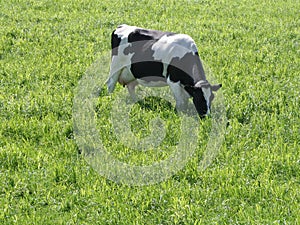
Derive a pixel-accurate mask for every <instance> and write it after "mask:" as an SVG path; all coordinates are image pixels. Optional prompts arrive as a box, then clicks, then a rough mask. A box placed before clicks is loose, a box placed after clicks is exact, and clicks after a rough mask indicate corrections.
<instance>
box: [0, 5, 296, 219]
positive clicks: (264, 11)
mask: <svg viewBox="0 0 300 225" xmlns="http://www.w3.org/2000/svg"><path fill="white" fill-rule="evenodd" d="M0 8H1V10H0V25H1V26H0V121H1V123H0V180H1V182H0V224H13V223H17V224H299V223H300V216H299V215H300V211H299V204H300V196H299V193H300V188H299V185H300V181H299V180H300V147H299V146H300V134H299V133H300V112H299V109H300V100H299V93H300V92H299V87H300V80H299V75H300V73H299V65H300V62H299V61H300V60H299V53H300V51H299V41H300V31H299V28H300V20H299V15H298V14H299V11H300V3H299V1H298V0H296V1H292V0H287V1H283V0H278V1H258V0H254V1H244V0H243V1H233V0H231V1H204V0H203V1H196V0H195V1H192V0H191V1H171V0H166V1H158V0H155V1H115V0H101V1H100V0H99V1H97V0H93V1H84V0H77V1H71V0H58V1H46V0H42V1H31V0H28V1H26V0H23V1H1V4H0ZM122 23H127V24H133V25H137V26H142V27H147V28H153V29H160V30H169V31H174V32H181V33H187V34H189V35H190V36H192V37H193V38H194V40H195V41H196V43H197V45H198V48H199V53H200V56H201V58H202V59H203V61H204V62H205V64H206V65H207V66H208V67H209V69H210V70H211V71H212V73H213V75H214V77H215V79H216V80H217V81H218V82H221V83H222V84H223V87H222V91H223V95H224V98H225V106H226V115H227V118H228V126H227V129H226V135H225V141H224V142H223V144H222V147H221V150H220V153H219V154H218V156H217V157H216V158H215V160H214V161H213V163H212V164H211V165H210V166H209V167H208V168H207V169H206V170H204V171H198V170H197V166H198V162H199V160H200V158H201V154H202V151H203V147H201V146H202V145H203V144H205V140H199V142H200V143H199V147H198V148H197V152H196V154H195V156H194V157H193V158H192V159H191V160H190V162H189V163H188V164H187V165H186V167H185V168H184V169H183V170H181V171H179V172H178V173H176V175H174V176H172V177H171V178H170V179H168V180H166V181H164V182H161V183H159V184H154V185H149V186H142V187H129V186H126V185H121V184H116V183H114V182H112V181H109V180H107V179H106V178H104V177H102V176H99V174H98V173H97V172H96V171H94V170H93V168H91V166H89V164H88V163H87V162H86V161H85V159H84V158H83V157H82V155H80V154H78V151H79V149H78V147H77V145H76V142H75V140H74V134H73V119H72V107H73V98H74V93H75V90H76V87H77V85H78V82H79V80H80V79H81V78H82V77H83V76H84V74H85V71H86V70H87V69H88V68H89V67H90V66H91V65H92V64H93V63H94V62H95V61H96V60H97V59H99V58H101V56H102V55H103V53H104V52H107V50H109V49H110V34H111V32H112V30H113V29H115V27H116V26H117V25H118V24H122ZM120 89H121V87H118V90H120ZM109 100H110V98H109V97H107V94H106V93H103V95H101V96H100V97H99V101H98V107H99V109H101V106H109V104H110V103H109ZM147 104H152V103H151V101H150V103H149V102H145V103H143V104H141V106H138V105H137V106H135V107H136V109H135V110H136V111H133V113H137V114H138V112H139V111H140V109H139V107H143V105H147ZM153 104H154V105H155V104H156V105H155V106H154V110H147V109H142V110H141V112H143V113H144V114H145V115H146V116H145V121H143V120H135V119H134V118H133V119H132V123H133V126H134V127H133V128H132V129H133V130H134V131H135V132H136V133H137V135H141V136H146V135H147V134H149V127H147V122H148V121H149V120H150V119H151V118H153V117H154V116H155V115H157V114H159V115H161V117H163V118H166V121H167V124H169V125H168V126H169V127H170V131H169V132H172V131H174V130H176V124H175V125H174V126H173V125H172V123H170V120H169V119H170V118H171V119H172V120H173V119H174V120H176V118H177V117H176V114H174V112H173V111H172V110H171V109H168V108H167V109H166V108H163V109H161V108H160V104H159V102H158V103H153ZM155 107H158V109H157V110H156V108H155ZM150 108H151V107H150ZM107 109H109V107H108V108H107ZM104 116H107V117H109V115H108V114H106V115H104ZM138 116H140V115H138ZM103 118H105V117H100V118H99V119H98V126H99V127H101V126H103V125H105V121H104V120H103ZM137 118H139V117H137ZM168 120H169V121H168ZM139 122H141V124H139ZM135 124H136V125H135ZM172 126H173V127H172ZM206 126H207V127H206ZM201 129H204V131H206V132H204V134H203V137H205V135H207V130H209V120H207V121H204V122H203V127H202V128H201ZM102 132H103V134H104V135H103V138H104V141H105V142H106V143H107V145H108V146H109V145H112V146H117V148H116V152H114V149H112V148H111V151H112V152H113V153H114V154H115V155H116V157H119V158H120V159H122V160H125V161H126V160H128V162H131V163H145V162H143V161H142V160H143V156H142V155H141V154H138V153H136V152H134V151H132V150H131V149H127V148H125V147H124V146H122V145H121V144H120V143H117V142H116V140H114V139H113V138H111V137H109V136H107V135H105V132H108V133H109V127H108V128H107V130H103V131H102ZM176 139H177V138H176V136H174V137H173V136H172V135H170V134H169V135H168V136H167V139H166V140H165V143H167V144H170V143H171V144H172V143H176ZM124 152H126V153H128V155H130V156H132V158H128V155H126V154H124ZM168 154H169V152H168V148H166V152H161V153H153V154H152V153H149V154H148V155H147V154H146V155H145V156H144V157H145V158H144V160H145V161H146V162H151V160H152V161H155V159H156V157H158V158H160V159H161V158H164V157H167V155H168ZM132 161H133V162H132Z"/></svg>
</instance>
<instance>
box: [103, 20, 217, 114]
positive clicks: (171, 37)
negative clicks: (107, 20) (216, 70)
mask: <svg viewBox="0 0 300 225" xmlns="http://www.w3.org/2000/svg"><path fill="white" fill-rule="evenodd" d="M111 45H112V62H111V67H110V76H109V78H108V80H107V85H108V91H109V92H110V93H111V92H113V90H114V88H115V85H116V83H117V82H119V83H120V84H121V85H123V86H127V88H128V91H129V94H130V95H131V97H132V98H136V96H135V87H136V85H138V84H141V85H143V86H148V87H160V86H166V85H169V87H170V88H171V90H172V92H173V94H174V97H175V100H176V108H177V109H179V110H184V109H185V108H186V107H187V104H188V99H189V98H190V97H192V98H193V103H194V105H195V108H196V110H197V112H198V114H199V115H200V116H205V115H207V114H208V113H209V110H210V106H211V102H212V100H213V98H214V95H213V93H212V91H217V90H218V89H219V88H220V87H221V84H218V85H210V84H209V82H208V81H207V80H206V77H205V73H204V70H203V66H202V64H201V61H200V58H199V55H198V50H197V47H196V44H195V42H194V40H193V39H192V38H191V37H190V36H188V35H186V34H176V33H171V32H163V31H157V30H148V29H143V28H139V27H135V26H128V25H125V24H124V25H120V26H118V27H117V29H116V30H114V31H113V33H112V37H111Z"/></svg>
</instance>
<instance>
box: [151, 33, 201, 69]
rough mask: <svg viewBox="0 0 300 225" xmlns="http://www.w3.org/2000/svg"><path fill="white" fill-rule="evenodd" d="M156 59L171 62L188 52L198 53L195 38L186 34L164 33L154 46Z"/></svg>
mask: <svg viewBox="0 0 300 225" xmlns="http://www.w3.org/2000/svg"><path fill="white" fill-rule="evenodd" d="M151 49H152V50H153V51H154V54H153V57H154V59H155V60H161V61H162V62H163V63H166V64H169V63H170V62H171V60H172V59H173V58H175V57H179V58H182V57H183V56H184V55H185V54H186V53H190V52H193V53H196V52H197V47H196V44H195V42H194V40H193V39H192V38H191V37H190V36H188V35H186V34H174V35H171V36H167V35H164V36H163V37H161V38H160V39H159V40H158V41H157V42H156V43H154V44H153V46H152V48H151Z"/></svg>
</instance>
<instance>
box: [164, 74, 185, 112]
mask: <svg viewBox="0 0 300 225" xmlns="http://www.w3.org/2000/svg"><path fill="white" fill-rule="evenodd" d="M167 83H168V85H169V86H170V88H171V90H172V92H173V95H174V97H175V101H176V109H177V110H179V111H184V110H186V109H187V106H188V101H189V95H188V93H187V92H186V91H185V90H184V89H183V88H182V87H181V85H180V81H178V82H173V81H171V80H170V78H168V79H167Z"/></svg>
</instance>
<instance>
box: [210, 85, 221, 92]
mask: <svg viewBox="0 0 300 225" xmlns="http://www.w3.org/2000/svg"><path fill="white" fill-rule="evenodd" d="M221 87H222V84H215V85H211V90H212V91H217V90H219V89H220V88H221Z"/></svg>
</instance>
